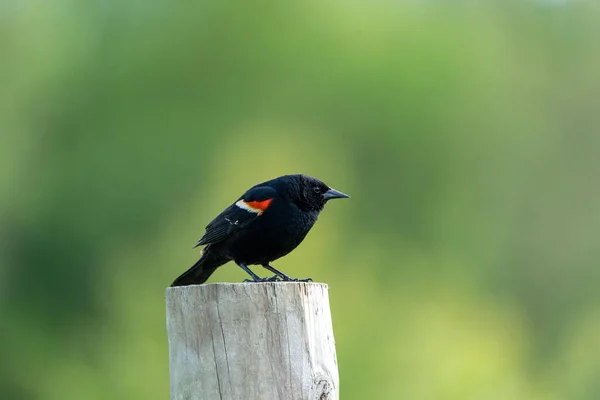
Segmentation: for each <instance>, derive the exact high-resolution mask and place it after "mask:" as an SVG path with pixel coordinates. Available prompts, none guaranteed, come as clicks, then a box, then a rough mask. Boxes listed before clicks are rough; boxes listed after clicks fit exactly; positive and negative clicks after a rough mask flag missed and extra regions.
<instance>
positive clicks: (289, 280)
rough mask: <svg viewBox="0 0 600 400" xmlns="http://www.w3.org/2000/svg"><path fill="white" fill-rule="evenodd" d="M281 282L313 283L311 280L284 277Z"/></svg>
mask: <svg viewBox="0 0 600 400" xmlns="http://www.w3.org/2000/svg"><path fill="white" fill-rule="evenodd" d="M281 281H282V282H313V280H312V278H305V279H298V278H290V277H289V276H287V275H286V276H285V278H282V279H281Z"/></svg>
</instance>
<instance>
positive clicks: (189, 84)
mask: <svg viewBox="0 0 600 400" xmlns="http://www.w3.org/2000/svg"><path fill="white" fill-rule="evenodd" d="M481 3H483V2H481ZM599 17H600V10H598V8H597V6H595V5H593V4H591V3H584V2H572V3H566V4H560V5H557V4H554V5H548V4H546V5H544V4H540V3H535V2H529V1H522V2H518V1H497V2H488V3H485V4H479V2H468V1H457V2H452V4H446V3H444V2H435V1H433V2H432V1H423V2H396V3H393V2H342V1H333V2H320V3H312V2H300V3H294V4H292V3H276V4H271V3H269V2H257V3H252V4H250V3H248V2H221V3H212V2H210V3H208V2H207V3H195V4H192V3H185V2H183V3H176V2H167V1H164V0H162V1H161V0H158V1H154V2H140V1H134V0H123V1H114V0H113V1H111V0H103V1H102V0H95V1H94V0H89V1H86V2H75V1H68V0H55V1H52V2H45V1H41V0H37V1H36V0H33V1H29V2H20V1H16V0H5V1H3V2H2V3H1V4H0V54H2V62H0V87H1V88H2V90H1V91H0V121H1V122H0V135H1V136H0V138H1V146H0V162H1V164H0V167H1V168H0V210H2V213H1V214H0V238H1V242H0V246H1V248H0V312H1V313H2V317H3V318H2V324H1V325H0V360H2V361H1V362H0V398H2V399H10V400H26V399H48V400H51V399H64V398H65V396H67V397H68V398H73V399H90V400H93V399H142V398H143V399H147V398H153V399H154V398H156V399H159V398H161V399H165V398H168V354H167V342H166V331H165V326H164V289H165V287H166V286H168V285H169V284H170V282H171V281H172V280H173V279H174V278H175V277H176V276H177V275H178V274H179V273H181V272H182V271H184V270H185V269H186V268H188V267H189V266H190V265H191V264H192V263H193V262H194V261H195V260H196V259H197V257H198V251H197V250H194V251H193V250H192V249H191V247H192V246H193V244H194V243H195V241H196V240H197V239H198V238H199V237H200V235H201V234H202V232H203V230H204V226H205V225H206V223H208V222H209V221H210V219H211V218H212V217H213V216H214V215H216V214H217V213H218V212H220V211H221V209H222V208H223V207H225V206H226V205H227V204H229V203H230V202H231V201H232V200H233V199H235V198H236V197H237V196H238V195H240V194H241V193H242V192H243V191H244V190H245V189H246V188H248V187H250V186H251V185H253V184H255V183H257V182H260V181H262V180H266V179H270V178H272V177H275V176H278V175H282V174H285V173H296V172H302V173H307V174H310V175H314V176H316V177H319V178H321V179H323V180H324V181H325V182H327V183H328V184H330V185H331V186H333V187H335V188H337V189H340V190H342V191H344V192H347V193H349V194H350V195H351V196H352V199H351V200H349V201H347V202H346V201H345V202H339V203H335V204H330V205H328V207H327V208H326V210H325V211H324V213H323V214H322V217H321V218H320V221H319V223H318V224H317V226H316V227H315V229H314V230H313V231H312V232H311V234H310V235H309V236H308V238H307V239H306V240H305V242H304V243H303V244H302V246H300V247H299V249H298V250H297V251H295V252H294V253H292V254H291V255H289V256H287V257H286V258H284V259H282V260H280V261H278V262H277V263H276V264H275V265H276V266H279V267H280V268H281V269H283V270H284V271H286V272H287V273H289V274H292V275H296V276H312V277H313V278H314V279H315V280H317V281H324V282H327V283H328V284H329V285H330V299H331V306H332V312H333V318H334V330H335V334H336V343H337V349H338V360H339V365H340V378H341V394H342V397H343V398H344V399H346V398H347V399H364V398H377V399H399V398H407V399H461V400H464V399H532V400H538V399H539V400H556V399H598V398H600V345H599V342H598V337H600V319H599V318H598V315H600V314H599V312H600V292H599V291H598V290H597V286H598V282H600V269H599V268H598V259H599V255H600V254H599V253H600V243H599V239H598V233H599V229H600V206H599V204H600V186H599V185H598V183H597V180H598V171H600V151H599V150H600V136H599V135H598V126H600V113H599V112H598V107H599V106H600V98H599V94H598V93H599V92H598V88H599V87H600V48H599V47H598V38H599V37H600V24H598V18H599ZM257 272H258V270H257ZM243 278H244V273H243V272H242V271H241V270H239V268H237V267H235V266H233V265H232V264H228V265H227V266H226V267H224V268H221V269H220V270H219V271H217V273H215V275H214V276H213V277H212V278H211V280H210V281H211V282H214V281H240V280H241V279H243Z"/></svg>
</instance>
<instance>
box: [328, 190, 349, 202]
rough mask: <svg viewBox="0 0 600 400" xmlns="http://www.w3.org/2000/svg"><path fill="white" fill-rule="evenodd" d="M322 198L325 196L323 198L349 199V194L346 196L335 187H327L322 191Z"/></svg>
mask: <svg viewBox="0 0 600 400" xmlns="http://www.w3.org/2000/svg"><path fill="white" fill-rule="evenodd" d="M323 198H325V200H329V199H349V198H350V196H348V195H347V194H345V193H342V192H339V191H337V190H335V189H332V188H329V190H328V191H326V192H325V193H323Z"/></svg>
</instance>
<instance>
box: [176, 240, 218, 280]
mask: <svg viewBox="0 0 600 400" xmlns="http://www.w3.org/2000/svg"><path fill="white" fill-rule="evenodd" d="M228 261H229V259H227V258H224V257H221V256H216V255H214V254H212V253H211V252H210V251H208V249H206V248H205V249H204V253H203V254H202V257H200V259H199V260H198V261H196V263H195V264H194V265H192V266H191V267H190V269H188V270H187V271H185V272H184V273H183V274H181V275H180V276H179V277H178V278H177V279H175V280H174V281H173V283H172V284H171V287H173V286H187V285H200V284H202V283H204V282H206V280H207V279H208V278H209V277H210V276H211V275H212V273H213V272H215V270H216V269H217V268H218V267H220V266H221V265H223V264H225V263H226V262H228Z"/></svg>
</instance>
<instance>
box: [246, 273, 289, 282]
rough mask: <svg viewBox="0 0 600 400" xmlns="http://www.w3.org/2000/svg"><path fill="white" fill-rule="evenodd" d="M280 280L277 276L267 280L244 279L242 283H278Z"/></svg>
mask: <svg viewBox="0 0 600 400" xmlns="http://www.w3.org/2000/svg"><path fill="white" fill-rule="evenodd" d="M279 280H280V279H279V277H278V276H277V275H275V276H271V277H269V278H258V279H244V280H243V281H242V282H244V283H245V282H251V283H261V282H278V281H279Z"/></svg>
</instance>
